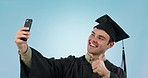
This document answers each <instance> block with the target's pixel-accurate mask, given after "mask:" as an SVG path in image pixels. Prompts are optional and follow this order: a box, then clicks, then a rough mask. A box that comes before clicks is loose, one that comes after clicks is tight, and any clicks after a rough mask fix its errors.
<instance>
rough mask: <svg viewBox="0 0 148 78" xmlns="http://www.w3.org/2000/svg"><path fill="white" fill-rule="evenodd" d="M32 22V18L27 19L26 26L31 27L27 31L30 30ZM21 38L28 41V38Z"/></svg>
mask: <svg viewBox="0 0 148 78" xmlns="http://www.w3.org/2000/svg"><path fill="white" fill-rule="evenodd" d="M32 22H33V20H32V19H26V21H25V24H24V27H29V30H27V32H30V29H31V25H32ZM24 31H26V30H24ZM20 39H21V40H23V41H27V39H26V38H20Z"/></svg>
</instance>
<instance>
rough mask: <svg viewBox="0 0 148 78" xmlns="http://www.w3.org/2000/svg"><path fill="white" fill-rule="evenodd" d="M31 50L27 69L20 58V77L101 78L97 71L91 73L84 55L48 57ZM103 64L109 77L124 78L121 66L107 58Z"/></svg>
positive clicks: (89, 65)
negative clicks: (29, 64)
mask: <svg viewBox="0 0 148 78" xmlns="http://www.w3.org/2000/svg"><path fill="white" fill-rule="evenodd" d="M31 50H32V65H31V68H30V69H29V68H28V67H27V66H26V65H25V64H24V63H23V62H22V60H21V78H101V77H100V76H99V75H98V74H97V73H93V71H92V68H91V64H90V63H88V62H87V60H86V59H85V56H82V57H79V58H76V57H74V56H69V57H67V58H61V59H54V58H50V59H48V58H45V57H43V56H42V55H41V54H40V53H39V52H38V51H36V50H35V49H33V48H31ZM105 65H106V67H107V68H108V70H110V71H111V73H110V78H126V77H125V76H126V75H125V73H124V71H123V70H122V69H121V68H119V67H116V66H115V65H113V64H112V63H110V62H109V61H108V60H106V61H105Z"/></svg>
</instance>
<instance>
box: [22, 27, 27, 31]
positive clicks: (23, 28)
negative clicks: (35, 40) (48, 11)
mask: <svg viewBox="0 0 148 78" xmlns="http://www.w3.org/2000/svg"><path fill="white" fill-rule="evenodd" d="M24 30H26V31H27V30H29V27H22V28H21V29H20V31H24Z"/></svg>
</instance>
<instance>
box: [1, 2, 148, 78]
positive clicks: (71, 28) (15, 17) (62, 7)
mask: <svg viewBox="0 0 148 78" xmlns="http://www.w3.org/2000/svg"><path fill="white" fill-rule="evenodd" d="M104 14H108V15H110V16H111V17H112V18H113V19H114V20H116V22H117V23H118V24H119V25H120V26H121V27H122V28H123V29H124V30H125V31H126V32H127V33H128V34H129V35H130V39H127V40H124V42H125V50H126V61H127V72H128V78H146V77H147V70H148V67H147V66H148V61H147V56H148V48H147V47H148V46H147V44H148V41H147V40H148V35H147V33H148V31H147V29H148V26H147V25H148V24H147V23H148V15H147V14H148V1H147V0H122V1H121V0H120V1H119V0H1V1H0V31H1V32H0V78H19V77H20V63H19V55H18V52H17V47H16V45H15V33H16V31H17V30H18V29H19V28H21V27H22V25H23V24H24V21H25V19H26V18H32V19H33V25H32V29H31V38H30V39H29V40H28V44H29V45H30V46H32V47H34V48H35V49H37V50H39V51H40V52H41V53H42V54H43V55H44V56H46V57H55V58H60V57H67V56H68V55H75V56H81V55H84V54H85V53H86V47H87V38H88V36H89V34H90V32H91V30H92V28H93V26H94V25H96V24H97V23H95V19H97V18H98V17H100V16H102V15H104ZM106 56H107V58H108V59H109V60H110V61H112V62H113V63H114V64H116V65H117V66H120V64H121V42H118V43H116V45H115V46H114V47H113V48H112V49H110V50H108V51H107V52H106Z"/></svg>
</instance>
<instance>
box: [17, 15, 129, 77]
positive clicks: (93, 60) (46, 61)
mask: <svg viewBox="0 0 148 78" xmlns="http://www.w3.org/2000/svg"><path fill="white" fill-rule="evenodd" d="M96 22H98V23H99V24H98V25H96V26H95V27H94V28H93V30H92V32H91V35H90V36H89V38H88V46H87V53H86V55H83V56H81V57H75V56H69V57H67V58H61V59H54V58H46V57H43V56H42V55H41V54H40V53H39V52H38V51H37V50H35V49H33V48H31V47H29V46H28V44H27V42H26V41H23V40H21V38H26V39H28V38H29V36H30V33H29V32H27V31H24V30H29V28H25V27H23V28H21V29H19V30H18V31H17V33H16V39H15V42H16V45H17V46H18V50H19V55H20V61H21V78H126V73H125V72H124V71H123V70H122V69H121V68H120V67H117V66H115V65H113V64H112V63H111V62H109V61H108V60H107V59H106V58H105V52H106V50H108V49H109V48H112V47H113V45H114V42H118V41H120V40H123V39H126V38H129V36H128V35H127V34H126V33H125V32H124V31H123V30H122V29H121V28H120V27H119V26H118V24H117V23H115V22H114V21H113V20H112V19H111V18H110V17H109V16H108V15H104V16H102V17H100V18H98V19H97V20H96Z"/></svg>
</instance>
